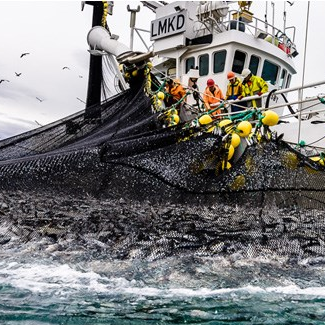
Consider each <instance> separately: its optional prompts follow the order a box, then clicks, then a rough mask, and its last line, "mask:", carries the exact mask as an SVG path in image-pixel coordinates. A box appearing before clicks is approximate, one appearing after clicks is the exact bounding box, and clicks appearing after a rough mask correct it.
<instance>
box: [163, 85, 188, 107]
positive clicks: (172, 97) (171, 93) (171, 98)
mask: <svg viewBox="0 0 325 325" xmlns="http://www.w3.org/2000/svg"><path fill="white" fill-rule="evenodd" d="M165 90H166V94H167V96H166V106H167V107H169V106H172V105H173V104H176V103H177V102H179V101H180V100H181V99H182V98H183V97H185V95H186V91H185V89H184V88H183V86H182V85H181V83H180V80H179V79H175V80H173V79H168V80H167V83H166V88H165ZM184 100H186V98H184Z"/></svg>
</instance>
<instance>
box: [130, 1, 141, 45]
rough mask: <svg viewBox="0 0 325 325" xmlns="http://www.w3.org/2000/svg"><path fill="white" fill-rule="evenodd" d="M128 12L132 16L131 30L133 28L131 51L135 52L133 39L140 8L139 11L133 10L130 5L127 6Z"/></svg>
mask: <svg viewBox="0 0 325 325" xmlns="http://www.w3.org/2000/svg"><path fill="white" fill-rule="evenodd" d="M127 10H128V12H130V13H131V15H130V28H131V34H130V49H131V51H133V39H134V28H135V20H136V15H137V12H139V11H140V6H138V7H137V9H131V8H130V6H129V5H127Z"/></svg>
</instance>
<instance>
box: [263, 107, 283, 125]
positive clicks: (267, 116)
mask: <svg viewBox="0 0 325 325" xmlns="http://www.w3.org/2000/svg"><path fill="white" fill-rule="evenodd" d="M262 115H263V116H264V117H263V118H262V119H261V121H262V123H263V124H264V125H268V126H273V125H277V124H278V122H279V115H278V114H277V113H275V112H273V111H270V110H268V111H265V112H263V114H262Z"/></svg>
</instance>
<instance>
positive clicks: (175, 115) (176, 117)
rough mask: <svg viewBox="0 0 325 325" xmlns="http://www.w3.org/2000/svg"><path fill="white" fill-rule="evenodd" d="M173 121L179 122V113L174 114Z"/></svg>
mask: <svg viewBox="0 0 325 325" xmlns="http://www.w3.org/2000/svg"><path fill="white" fill-rule="evenodd" d="M170 118H171V119H172V121H174V122H175V123H176V124H178V123H179V116H178V115H177V114H173V115H172V116H171V117H170Z"/></svg>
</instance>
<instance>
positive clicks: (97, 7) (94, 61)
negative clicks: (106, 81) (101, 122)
mask: <svg viewBox="0 0 325 325" xmlns="http://www.w3.org/2000/svg"><path fill="white" fill-rule="evenodd" d="M103 3H104V2H103V1H85V4H87V5H91V6H93V21H92V27H94V26H101V24H102V17H103V10H104V6H103ZM101 83H102V56H101V55H98V56H96V55H92V54H90V63H89V76H88V90H87V100H86V110H85V119H98V118H100V117H101V112H100V109H98V108H97V109H96V107H98V106H97V105H98V104H100V102H101Z"/></svg>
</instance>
